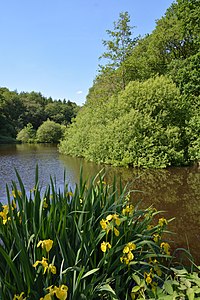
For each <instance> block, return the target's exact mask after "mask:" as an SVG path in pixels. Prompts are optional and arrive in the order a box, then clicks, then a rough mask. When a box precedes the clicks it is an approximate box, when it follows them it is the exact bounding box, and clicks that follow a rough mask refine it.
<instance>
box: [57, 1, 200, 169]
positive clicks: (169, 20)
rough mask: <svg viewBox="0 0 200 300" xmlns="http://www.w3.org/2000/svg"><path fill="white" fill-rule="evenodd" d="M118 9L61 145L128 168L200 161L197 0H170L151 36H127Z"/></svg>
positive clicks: (199, 19)
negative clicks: (101, 61) (96, 70)
mask: <svg viewBox="0 0 200 300" xmlns="http://www.w3.org/2000/svg"><path fill="white" fill-rule="evenodd" d="M129 22H130V17H129V15H128V13H127V12H125V13H121V14H120V17H119V20H118V21H117V22H115V23H114V30H113V31H111V30H108V31H107V33H108V35H109V37H110V40H107V41H103V44H104V45H105V46H106V51H105V53H103V55H102V58H103V59H104V60H105V59H108V63H106V64H104V65H103V66H100V69H99V74H98V75H97V77H96V78H95V80H94V84H93V86H92V87H91V89H90V90H89V94H88V96H87V101H86V104H85V106H84V107H83V108H82V109H81V111H80V112H79V113H78V115H77V117H76V119H75V120H74V121H73V123H72V125H71V126H70V127H69V128H68V129H67V131H66V135H65V138H64V140H63V141H62V142H61V145H60V151H61V152H63V153H66V154H70V155H75V156H82V157H85V158H87V159H88V160H93V161H96V162H104V163H111V164H114V165H129V166H134V167H141V166H142V167H167V166H172V165H173V166H180V165H188V164H190V163H192V162H194V161H196V160H199V159H200V93H199V92H200V5H199V1H198V0H177V1H176V2H175V3H173V4H172V5H171V6H170V7H169V9H168V10H167V11H166V13H165V15H164V16H163V17H162V18H161V19H160V20H158V21H157V22H156V27H155V29H154V31H153V32H152V33H151V34H148V35H146V36H145V37H143V38H141V37H135V38H134V39H133V38H132V35H131V29H132V28H131V27H130V25H129Z"/></svg>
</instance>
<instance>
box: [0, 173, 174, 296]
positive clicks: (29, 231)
mask: <svg viewBox="0 0 200 300" xmlns="http://www.w3.org/2000/svg"><path fill="white" fill-rule="evenodd" d="M17 176H18V181H19V186H20V190H18V189H17V186H16V184H15V183H14V182H13V186H12V193H10V191H9V190H8V193H7V195H8V205H3V206H1V205H0V239H1V243H0V295H1V296H2V299H8V300H9V299H23V297H25V296H26V297H27V298H26V299H44V300H47V299H66V298H68V299H71V300H72V299H73V300H76V299H87V300H90V299H127V300H128V299H156V294H157V292H159V291H160V290H159V288H160V287H162V286H163V284H164V282H165V278H166V276H168V275H169V274H170V269H169V262H170V261H171V254H170V245H169V244H168V242H167V240H166V239H165V240H164V239H163V233H165V231H166V226H167V224H168V222H169V221H167V220H166V219H165V218H164V217H161V216H159V212H158V211H156V210H155V209H154V208H152V207H149V208H147V209H145V210H141V209H139V208H138V206H137V205H135V206H133V203H131V202H130V193H129V192H127V191H126V189H123V188H122V187H120V188H119V189H117V187H116V185H115V182H113V185H112V186H108V185H107V184H106V182H105V181H104V177H102V176H97V177H96V178H94V179H92V180H91V181H90V182H84V181H83V180H82V176H80V183H79V185H76V187H75V189H74V191H72V190H70V189H68V186H67V184H65V188H64V191H63V192H61V191H57V190H56V185H55V184H54V182H53V181H52V180H51V185H50V186H48V187H47V188H46V191H45V192H44V194H41V191H40V188H39V186H40V185H39V182H38V172H37V171H36V182H35V187H34V189H33V191H31V192H30V195H29V196H27V194H26V192H25V189H24V185H23V183H22V181H21V179H20V177H19V175H18V174H17ZM10 194H12V196H10ZM165 236H166V235H165ZM165 238H166V237H165ZM163 293H164V295H167V292H166V291H165V289H163ZM20 296H21V298H19V297H20ZM13 297H14V298H13ZM40 297H42V298H40ZM145 297H148V298H145ZM163 299H165V298H163ZM166 299H168V298H166Z"/></svg>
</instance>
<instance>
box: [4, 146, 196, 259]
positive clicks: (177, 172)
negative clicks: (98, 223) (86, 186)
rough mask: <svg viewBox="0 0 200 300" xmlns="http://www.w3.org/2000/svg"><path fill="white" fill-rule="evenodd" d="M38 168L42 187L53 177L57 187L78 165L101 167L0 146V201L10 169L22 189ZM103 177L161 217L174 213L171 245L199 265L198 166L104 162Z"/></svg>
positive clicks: (38, 149)
mask: <svg viewBox="0 0 200 300" xmlns="http://www.w3.org/2000/svg"><path fill="white" fill-rule="evenodd" d="M36 164H38V166H39V178H40V182H41V184H42V186H43V187H45V186H46V185H47V184H48V183H49V181H50V175H52V177H56V182H57V186H58V187H60V188H61V189H62V185H63V174H64V170H65V172H66V180H67V181H68V182H69V185H70V186H71V187H72V188H73V186H74V185H75V183H77V182H78V180H79V172H80V166H81V165H82V166H83V171H84V176H85V178H88V177H89V176H91V175H95V174H96V173H97V172H98V171H99V170H100V169H102V166H100V165H96V164H93V163H88V162H86V161H84V160H82V159H79V158H72V157H69V156H65V155H61V154H60V153H59V152H58V150H57V147H56V146H53V145H42V144H38V145H0V201H1V202H6V189H5V186H6V183H7V184H8V185H10V184H11V181H12V180H16V175H15V172H14V168H16V169H17V170H18V172H19V174H20V176H21V178H22V180H23V182H24V183H25V187H26V189H27V191H29V190H30V189H31V188H33V186H34V174H35V166H36ZM105 170H106V172H107V175H106V176H107V179H106V180H107V181H108V182H112V180H113V176H116V177H117V178H120V177H121V178H122V181H123V183H124V184H125V183H127V182H129V183H130V184H129V188H130V189H132V190H139V191H133V193H132V197H133V201H134V202H135V203H136V202H138V201H141V204H140V205H141V206H142V207H144V208H146V207H148V206H150V205H152V204H153V205H154V207H156V208H157V209H158V210H165V211H166V212H165V213H164V215H165V217H166V218H171V217H175V220H174V221H173V222H171V223H170V226H169V229H170V230H171V231H173V232H174V233H175V234H174V235H173V236H172V239H173V240H174V247H184V248H189V249H190V251H191V253H192V255H193V256H194V257H195V261H196V263H197V264H200V169H198V168H197V167H190V168H170V169H167V170H135V169H127V168H114V167H110V166H105Z"/></svg>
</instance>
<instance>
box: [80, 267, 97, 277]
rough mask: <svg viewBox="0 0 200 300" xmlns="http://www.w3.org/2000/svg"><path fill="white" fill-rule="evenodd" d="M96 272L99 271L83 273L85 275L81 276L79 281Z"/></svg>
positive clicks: (93, 270)
mask: <svg viewBox="0 0 200 300" xmlns="http://www.w3.org/2000/svg"><path fill="white" fill-rule="evenodd" d="M98 270H99V268H96V269H92V270H90V271H88V272H87V273H85V274H84V275H83V277H82V278H81V279H83V278H86V277H88V276H90V275H92V274H94V273H95V272H97V271H98Z"/></svg>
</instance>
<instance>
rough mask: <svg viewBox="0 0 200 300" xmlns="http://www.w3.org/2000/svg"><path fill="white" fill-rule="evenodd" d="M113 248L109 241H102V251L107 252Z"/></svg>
mask: <svg viewBox="0 0 200 300" xmlns="http://www.w3.org/2000/svg"><path fill="white" fill-rule="evenodd" d="M110 248H111V244H110V243H108V242H102V243H101V251H102V252H104V253H105V252H106V250H107V249H110Z"/></svg>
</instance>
